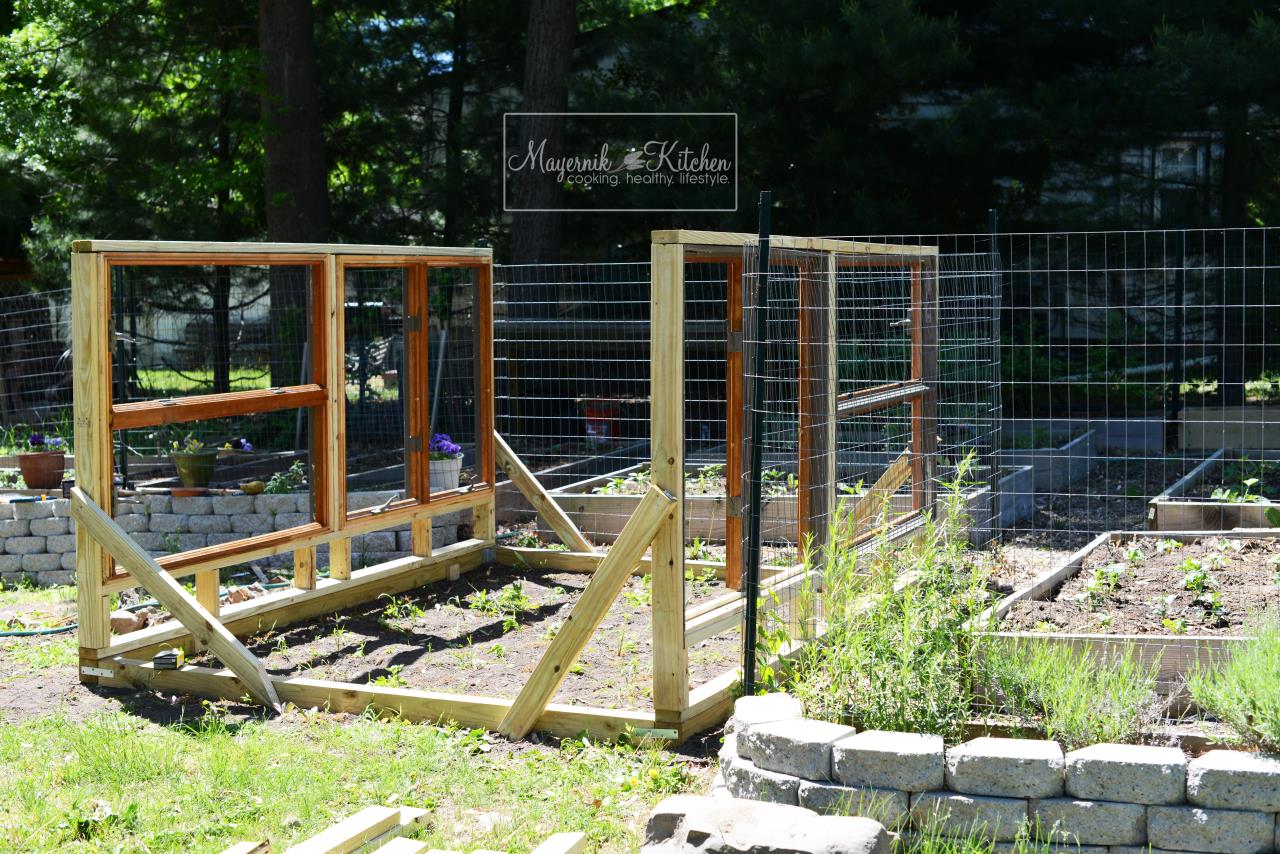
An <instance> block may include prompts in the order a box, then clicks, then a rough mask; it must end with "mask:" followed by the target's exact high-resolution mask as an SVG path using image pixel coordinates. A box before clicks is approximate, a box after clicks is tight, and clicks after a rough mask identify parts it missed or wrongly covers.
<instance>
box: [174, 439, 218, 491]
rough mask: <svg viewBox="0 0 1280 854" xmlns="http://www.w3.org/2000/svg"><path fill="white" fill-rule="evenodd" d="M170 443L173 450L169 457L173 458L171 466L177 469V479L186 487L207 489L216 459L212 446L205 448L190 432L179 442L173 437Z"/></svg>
mask: <svg viewBox="0 0 1280 854" xmlns="http://www.w3.org/2000/svg"><path fill="white" fill-rule="evenodd" d="M170 445H171V446H172V449H173V450H172V451H170V453H169V458H170V459H171V460H173V467H174V468H176V469H177V470H178V480H180V481H182V485H183V486H185V487H186V488H187V489H208V488H209V481H211V480H213V467H214V464H215V463H217V461H218V452H217V451H216V450H215V449H213V448H206V447H205V445H204V442H201V441H200V440H199V439H197V438H196V437H195V436H194V435H192V434H191V433H188V434H187V435H186V436H185V437H184V438H183V439H182V441H180V442H179V441H178V440H177V439H174V440H173V441H172V442H171V443H170Z"/></svg>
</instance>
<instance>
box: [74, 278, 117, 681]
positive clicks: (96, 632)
mask: <svg viewBox="0 0 1280 854" xmlns="http://www.w3.org/2000/svg"><path fill="white" fill-rule="evenodd" d="M109 305H110V301H109V298H108V285H107V282H106V277H105V273H104V270H103V264H102V259H101V258H99V257H98V256H96V255H81V254H74V253H73V254H72V256H71V339H72V343H71V348H72V351H73V352H75V353H78V354H80V355H79V356H78V357H77V358H75V359H74V360H72V364H71V389H72V399H73V401H74V408H75V415H74V427H75V440H76V482H77V483H78V484H79V486H80V487H81V488H82V489H83V490H84V492H85V494H87V495H88V496H89V497H90V498H92V499H93V500H94V501H100V502H102V503H104V504H109V503H110V501H111V495H112V483H111V431H110V430H109V429H108V425H109V424H110V417H111V372H110V371H108V370H106V369H104V368H103V367H102V366H101V365H100V364H99V363H98V360H97V358H96V357H97V354H106V353H109V352H110V347H111V336H110V330H109V328H108V323H109V320H108V318H109V311H108V306H109ZM110 571H111V558H110V557H108V556H107V553H106V551H105V550H104V549H103V548H102V547H101V546H100V545H98V544H97V543H95V542H94V541H93V539H92V538H91V537H90V536H89V535H88V533H87V532H86V531H84V530H81V529H77V530H76V598H77V606H78V613H79V630H78V631H79V643H80V649H81V651H82V652H81V662H82V663H83V664H88V665H91V666H92V665H93V664H94V662H95V661H96V659H95V658H94V654H93V652H92V651H93V650H97V649H100V648H101V647H104V646H106V645H107V644H109V643H110V642H111V623H110V620H109V614H110V605H109V603H110V600H109V599H108V597H106V596H105V595H104V591H103V589H102V582H103V580H104V579H105V578H106V577H107V575H108V574H110ZM86 653H87V655H86Z"/></svg>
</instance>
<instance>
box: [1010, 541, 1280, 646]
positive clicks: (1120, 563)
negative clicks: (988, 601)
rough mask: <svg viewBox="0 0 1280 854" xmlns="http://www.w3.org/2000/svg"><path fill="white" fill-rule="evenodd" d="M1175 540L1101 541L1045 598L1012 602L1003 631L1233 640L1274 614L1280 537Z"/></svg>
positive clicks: (1278, 601) (1278, 605) (1279, 599)
mask: <svg viewBox="0 0 1280 854" xmlns="http://www.w3.org/2000/svg"><path fill="white" fill-rule="evenodd" d="M1173 543H1174V541H1173V540H1159V539H1157V538H1155V537H1141V538H1134V539H1133V540H1132V541H1131V542H1122V543H1108V544H1105V545H1103V546H1101V547H1100V548H1098V549H1096V550H1095V551H1094V552H1093V553H1092V554H1090V555H1089V556H1088V557H1087V558H1086V559H1085V561H1084V565H1083V567H1082V568H1081V570H1080V572H1079V573H1077V574H1076V575H1074V576H1072V577H1071V578H1069V579H1067V581H1065V582H1064V583H1063V584H1062V585H1061V586H1060V587H1059V588H1058V589H1057V590H1055V591H1053V593H1052V594H1051V597H1050V598H1049V599H1048V600H1045V601H1034V602H1019V603H1018V604H1016V605H1015V606H1014V607H1013V609H1012V611H1011V612H1010V613H1009V614H1008V616H1006V617H1005V619H1004V623H1003V624H1002V628H1005V629H1010V630H1018V631H1053V632H1079V633H1093V634H1115V635H1143V634H1159V635H1176V634H1190V635H1224V636H1239V635H1242V634H1244V633H1245V631H1246V628H1247V626H1248V623H1249V620H1250V618H1252V617H1253V616H1254V615H1256V614H1259V613H1263V612H1270V613H1272V614H1275V613H1277V612H1278V611H1280V586H1277V584H1276V582H1275V579H1276V571H1277V562H1278V561H1280V540H1277V539H1275V538H1266V539H1251V540H1242V539H1231V538H1226V537H1206V538H1204V539H1202V540H1197V541H1195V542H1192V543H1188V544H1185V545H1179V546H1175V545H1172V544H1173ZM1135 550H1136V551H1135Z"/></svg>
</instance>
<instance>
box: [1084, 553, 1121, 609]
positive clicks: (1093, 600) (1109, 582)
mask: <svg viewBox="0 0 1280 854" xmlns="http://www.w3.org/2000/svg"><path fill="white" fill-rule="evenodd" d="M1124 574H1125V568H1124V564H1121V563H1109V564H1107V565H1106V566H1096V567H1094V568H1093V574H1092V575H1090V576H1089V578H1088V579H1087V580H1086V581H1085V583H1084V595H1085V599H1086V601H1087V602H1088V603H1089V605H1090V606H1091V607H1097V606H1098V605H1100V604H1102V602H1103V600H1105V599H1106V598H1107V597H1108V596H1110V595H1111V594H1112V593H1114V592H1115V591H1116V588H1117V587H1119V586H1120V579H1121V578H1123V577H1124Z"/></svg>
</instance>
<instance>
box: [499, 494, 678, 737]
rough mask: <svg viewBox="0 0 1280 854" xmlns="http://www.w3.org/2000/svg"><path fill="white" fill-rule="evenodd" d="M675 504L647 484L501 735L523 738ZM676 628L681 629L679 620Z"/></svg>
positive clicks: (509, 713) (504, 722) (509, 714)
mask: <svg viewBox="0 0 1280 854" xmlns="http://www.w3.org/2000/svg"><path fill="white" fill-rule="evenodd" d="M674 506H675V499H674V498H672V497H671V496H670V495H668V494H667V493H666V492H664V491H663V490H661V489H659V488H658V487H657V486H654V485H650V486H649V491H648V492H646V493H645V496H644V498H642V499H641V500H640V506H638V507H637V508H636V512H635V513H633V514H632V516H631V518H630V519H628V520H627V524H626V525H625V526H624V527H623V529H622V533H621V534H619V535H618V541H617V542H615V543H614V544H613V548H611V549H610V550H609V553H608V554H607V555H605V556H604V558H603V559H602V560H601V561H600V567H599V568H598V569H597V570H596V571H595V574H593V575H592V576H591V580H590V581H589V582H587V587H586V589H585V590H583V591H582V595H581V596H580V597H579V598H578V601H577V603H576V604H574V606H573V611H572V612H571V613H570V614H569V616H568V617H567V618H565V621H564V624H563V625H562V626H561V627H560V631H558V632H557V633H556V636H555V637H554V638H553V639H552V641H551V645H550V646H548V647H547V651H546V652H545V653H543V654H542V658H540V659H538V664H537V666H536V667H534V670H533V675H532V676H530V677H529V681H528V682H526V683H525V685H524V688H522V689H520V694H519V696H517V697H516V699H515V702H513V703H512V704H511V708H510V709H509V710H508V711H507V714H506V716H505V717H504V718H503V719H502V724H501V725H500V726H499V727H498V729H499V731H500V732H502V734H503V735H505V736H507V737H508V738H511V739H517V738H524V736H525V735H527V734H528V732H529V730H531V729H533V725H534V724H535V723H537V721H538V718H539V717H540V716H541V715H542V712H543V710H544V709H546V707H547V703H549V702H550V701H551V698H552V697H553V696H555V693H556V689H557V688H559V687H560V683H561V682H563V681H564V677H565V676H566V675H567V674H568V672H569V668H570V667H571V666H572V665H573V662H574V660H575V659H577V657H578V654H579V653H580V652H582V648H583V647H584V646H586V645H587V641H589V640H591V635H593V634H594V633H595V630H596V629H597V628H599V626H600V622H601V621H602V620H604V617H605V614H607V613H608V612H609V608H610V607H612V605H613V603H614V601H615V600H616V599H617V598H618V594H619V593H621V592H622V588H623V585H625V584H626V583H627V579H628V578H630V577H631V569H632V567H634V566H635V565H636V563H637V562H638V561H639V560H640V557H641V556H642V555H643V554H644V552H645V549H647V548H649V543H650V542H652V541H653V538H654V534H656V533H658V532H659V531H660V530H661V529H662V528H663V527H664V523H665V522H667V521H668V520H667V515H668V514H669V513H670V512H671V509H672V508H673V507H674ZM680 631H681V634H683V633H684V628H683V626H682V627H681V630H680Z"/></svg>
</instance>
